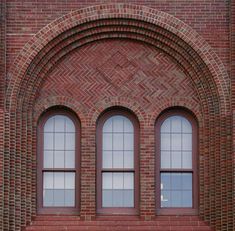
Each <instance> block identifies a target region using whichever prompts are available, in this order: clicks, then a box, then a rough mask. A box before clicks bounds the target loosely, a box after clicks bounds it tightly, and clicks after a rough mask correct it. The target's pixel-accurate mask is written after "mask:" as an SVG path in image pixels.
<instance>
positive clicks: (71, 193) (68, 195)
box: [64, 189, 75, 207]
mask: <svg viewBox="0 0 235 231" xmlns="http://www.w3.org/2000/svg"><path fill="white" fill-rule="evenodd" d="M64 205H65V206H68V207H74V206H75V190H74V189H67V190H65V203H64Z"/></svg>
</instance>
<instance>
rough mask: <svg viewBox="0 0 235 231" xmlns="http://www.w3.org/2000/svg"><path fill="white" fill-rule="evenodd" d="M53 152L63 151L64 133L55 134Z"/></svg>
mask: <svg viewBox="0 0 235 231" xmlns="http://www.w3.org/2000/svg"><path fill="white" fill-rule="evenodd" d="M55 150H64V133H55Z"/></svg>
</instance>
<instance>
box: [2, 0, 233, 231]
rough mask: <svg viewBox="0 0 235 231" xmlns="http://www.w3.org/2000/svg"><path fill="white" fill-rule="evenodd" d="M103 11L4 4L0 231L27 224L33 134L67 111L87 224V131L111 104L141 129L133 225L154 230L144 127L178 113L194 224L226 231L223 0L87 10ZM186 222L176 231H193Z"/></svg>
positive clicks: (91, 143) (90, 192)
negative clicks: (183, 125)
mask: <svg viewBox="0 0 235 231" xmlns="http://www.w3.org/2000/svg"><path fill="white" fill-rule="evenodd" d="M101 2H103V1H70V0H69V1H66V4H65V3H64V2H63V1H37V2H36V1H7V2H6V7H7V16H6V17H7V23H6V27H5V26H4V23H3V24H1V32H2V31H3V33H1V40H5V38H6V40H5V41H6V45H7V50H6V54H4V53H5V51H4V49H2V46H1V51H0V56H1V58H2V59H1V63H0V68H1V74H2V73H3V75H5V78H6V80H7V84H6V89H5V90H6V94H5V105H4V110H5V111H4V117H2V119H3V118H4V122H5V123H4V124H3V123H2V124H1V122H0V125H1V127H2V130H4V129H5V132H4V140H3V139H2V140H0V141H1V145H4V148H5V149H4V171H3V174H4V188H3V190H4V192H2V191H1V192H0V199H1V195H2V194H4V202H3V203H4V207H3V213H0V217H1V216H2V217H3V219H1V221H3V225H1V224H0V225H1V226H0V229H1V228H2V229H3V230H20V227H24V226H25V225H26V224H28V223H29V222H30V221H31V218H32V216H35V215H36V183H37V180H36V125H37V120H38V118H39V116H40V114H41V113H42V112H43V111H44V110H46V109H48V108H49V107H51V106H55V105H63V106H66V107H68V108H71V109H72V110H73V111H75V113H77V115H78V116H79V118H80V120H81V125H82V140H81V142H82V149H81V153H82V163H81V167H82V176H81V184H82V185H81V199H82V203H81V211H80V218H81V219H82V220H86V221H88V220H92V219H95V217H96V210H95V204H96V201H95V191H96V189H95V166H96V163H95V125H96V121H97V118H98V117H99V115H100V113H101V112H103V110H105V109H107V108H109V107H111V106H117V105H118V106H123V107H126V108H129V109H130V110H132V111H133V112H134V113H135V114H136V115H137V117H138V119H139V121H140V126H141V137H140V143H141V147H140V154H141V157H140V160H141V161H140V172H141V176H140V182H141V195H140V196H141V201H140V215H141V219H142V220H150V221H153V220H155V194H154V159H155V157H154V123H155V121H156V118H157V117H158V115H159V114H160V113H161V112H162V111H163V110H164V109H166V108H168V107H172V106H184V107H186V108H188V109H190V110H191V111H193V112H194V113H195V115H196V116H197V118H198V121H199V166H198V167H199V186H200V188H199V191H200V195H199V199H200V204H199V208H200V210H199V215H200V217H201V218H202V219H203V220H204V221H208V222H209V223H210V225H211V226H213V227H215V229H216V230H218V231H220V230H221V231H225V230H228V231H230V230H233V229H234V221H233V220H234V219H233V209H234V208H233V205H234V204H235V203H233V200H234V198H233V196H232V193H233V192H234V191H233V190H232V189H233V187H234V186H233V185H232V170H233V169H232V160H233V161H234V159H232V152H231V147H232V146H231V142H232V140H231V127H232V126H231V123H232V120H231V119H232V118H231V90H230V78H229V75H228V71H229V73H231V74H233V73H234V70H233V69H234V68H233V66H232V65H230V64H231V63H232V62H231V60H232V59H233V53H234V52H233V53H231V54H232V55H231V56H230V54H229V45H231V44H233V43H231V44H230V41H229V38H230V37H231V38H232V37H233V30H232V29H231V36H230V37H229V28H232V25H233V24H231V25H230V24H229V17H228V16H229V13H231V12H232V13H233V11H231V12H230V10H229V1H220V0H213V1H212V0H211V1H201V0H200V1H198V0H197V1H180V0H179V1H165V0H161V1H151V0H149V1H132V0H130V1H128V3H133V4H138V5H141V6H136V5H129V4H106V5H104V6H94V5H96V4H98V3H101ZM109 2H110V1H106V3H109ZM115 2H118V1H115ZM112 3H113V1H112ZM232 3H233V1H232ZM1 6H2V8H1V10H2V12H3V9H4V8H3V7H4V6H5V4H2V5H1ZM85 6H92V7H89V8H85V9H81V8H83V7H85ZM144 6H148V7H151V8H148V7H144ZM152 8H155V10H154V9H152ZM231 9H232V8H231ZM73 10H75V11H73ZM159 10H161V11H159ZM167 13H170V14H171V15H169V14H167ZM232 13H231V15H233V14H232ZM2 15H3V22H4V20H5V17H4V14H2ZM172 15H173V16H175V17H173V16H172ZM61 16H62V17H61ZM58 17H61V18H60V19H57V18H58ZM177 18H178V19H181V20H182V21H179V20H178V19H177ZM54 19H56V20H55V21H53V20H54ZM48 23H50V24H48ZM43 26H45V27H44V28H43ZM190 26H191V27H192V28H193V29H195V30H193V29H192V28H191V27H190ZM5 30H6V37H5V36H4V31H5ZM198 33H199V34H198ZM35 34H36V36H34V35H35ZM201 36H202V37H201ZM27 41H28V43H27V44H26V42H27ZM231 41H232V40H231ZM207 42H208V43H207ZM25 44H26V45H25ZM24 45H25V46H24ZM23 46H24V47H23ZM22 47H23V49H22V50H21V48H22ZM3 48H4V46H3ZM5 57H6V61H7V75H6V74H5V73H4V72H3V69H2V68H3V67H4V66H5V64H4V62H5ZM230 62H231V63H230ZM233 77H234V76H233ZM232 83H233V82H232ZM1 84H2V85H1V87H3V86H4V82H3V81H2V83H1ZM2 147H3V146H2ZM1 163H2V162H1V159H0V164H1ZM233 163H234V162H233ZM0 166H1V165H0ZM1 174H2V171H1V173H0V179H1ZM1 193H2V194H1ZM0 203H2V200H0ZM1 208H2V206H1ZM0 211H1V210H0ZM158 219H160V218H158ZM167 219H169V217H167ZM175 219H176V220H177V221H182V220H181V219H184V217H183V218H181V217H176V218H175ZM183 221H184V220H183ZM184 222H185V221H184ZM184 222H182V223H181V226H179V227H177V228H175V230H201V229H200V228H199V227H198V228H197V227H194V228H192V229H191V228H190V229H187V228H188V227H186V226H185V223H184ZM159 227H161V230H163V229H164V228H163V227H162V226H159ZM170 227H171V226H170ZM41 228H42V227H41ZM70 228H71V227H70ZM73 228H74V229H76V227H73ZM149 228H150V230H151V229H152V228H153V229H154V227H151V226H149ZM168 228H169V227H168ZM43 229H44V228H43ZM43 229H42V230H43ZM53 229H54V230H58V227H56V226H55V227H51V230H53ZM134 229H137V227H135V226H134ZM168 230H169V229H168ZM171 230H172V229H171Z"/></svg>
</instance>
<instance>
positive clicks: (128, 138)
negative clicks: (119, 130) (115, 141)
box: [124, 134, 134, 150]
mask: <svg viewBox="0 0 235 231" xmlns="http://www.w3.org/2000/svg"><path fill="white" fill-rule="evenodd" d="M124 150H134V136H133V134H124Z"/></svg>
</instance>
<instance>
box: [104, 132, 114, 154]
mask: <svg viewBox="0 0 235 231" xmlns="http://www.w3.org/2000/svg"><path fill="white" fill-rule="evenodd" d="M103 150H107V151H108V150H113V147H112V134H109V133H107V134H103Z"/></svg>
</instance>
